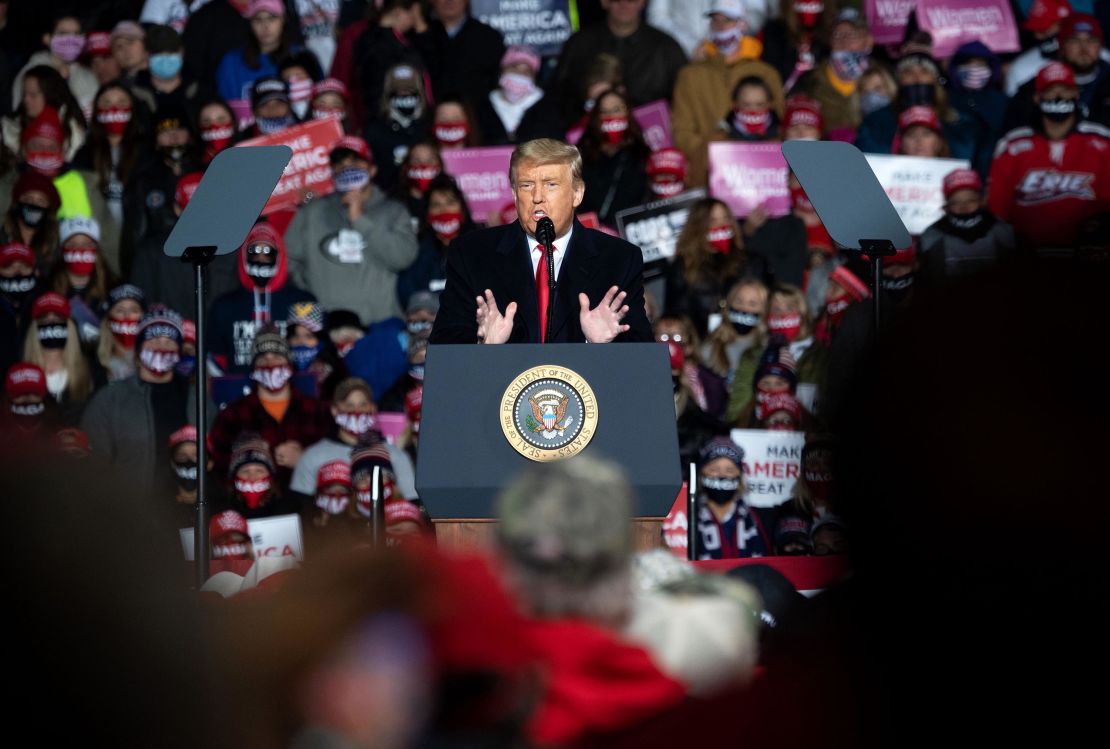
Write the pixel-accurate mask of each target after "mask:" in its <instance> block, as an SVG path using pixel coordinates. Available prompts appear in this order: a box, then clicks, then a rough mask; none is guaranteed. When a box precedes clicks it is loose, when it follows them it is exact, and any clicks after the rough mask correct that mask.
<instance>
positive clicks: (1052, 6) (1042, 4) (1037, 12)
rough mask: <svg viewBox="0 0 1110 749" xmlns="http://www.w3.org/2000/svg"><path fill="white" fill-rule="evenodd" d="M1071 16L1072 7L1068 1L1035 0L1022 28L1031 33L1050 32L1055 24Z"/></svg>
mask: <svg viewBox="0 0 1110 749" xmlns="http://www.w3.org/2000/svg"><path fill="white" fill-rule="evenodd" d="M1070 15H1071V5H1069V4H1068V2H1067V0H1033V5H1032V6H1030V8H1029V13H1028V15H1026V17H1025V23H1023V24H1022V26H1024V27H1025V28H1027V29H1029V30H1030V31H1036V32H1041V31H1048V30H1049V29H1050V28H1052V25H1053V24H1055V23H1057V22H1059V21H1063V20H1064V19H1065V18H1067V17H1068V16H1070Z"/></svg>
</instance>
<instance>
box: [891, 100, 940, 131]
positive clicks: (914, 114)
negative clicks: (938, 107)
mask: <svg viewBox="0 0 1110 749" xmlns="http://www.w3.org/2000/svg"><path fill="white" fill-rule="evenodd" d="M914 125H924V126H925V127H927V128H929V129H930V130H935V131H937V132H940V118H938V117H937V113H936V112H934V111H933V108H932V107H926V106H921V105H918V106H914V107H908V108H906V109H904V110H902V114H900V115H898V132H899V133H904V132H906V131H907V130H909V129H910V128H911V127H913V126H914Z"/></svg>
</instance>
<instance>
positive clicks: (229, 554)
mask: <svg viewBox="0 0 1110 749" xmlns="http://www.w3.org/2000/svg"><path fill="white" fill-rule="evenodd" d="M212 558H213V559H239V560H243V559H250V558H251V555H250V547H249V546H248V545H247V544H245V543H242V542H234V541H224V542H222V543H218V544H212Z"/></svg>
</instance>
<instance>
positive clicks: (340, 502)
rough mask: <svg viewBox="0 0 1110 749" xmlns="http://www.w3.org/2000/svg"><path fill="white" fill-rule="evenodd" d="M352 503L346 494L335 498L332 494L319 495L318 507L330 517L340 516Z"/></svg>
mask: <svg viewBox="0 0 1110 749" xmlns="http://www.w3.org/2000/svg"><path fill="white" fill-rule="evenodd" d="M350 503H351V498H350V497H348V496H347V495H346V494H342V495H339V496H333V495H331V494H317V495H316V506H317V507H319V508H320V509H321V510H323V511H324V512H326V513H327V514H329V515H340V514H342V513H343V512H344V511H345V510H346V509H347V505H349V504H350Z"/></svg>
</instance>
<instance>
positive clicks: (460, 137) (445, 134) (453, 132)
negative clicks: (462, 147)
mask: <svg viewBox="0 0 1110 749" xmlns="http://www.w3.org/2000/svg"><path fill="white" fill-rule="evenodd" d="M435 133H436V140H437V141H439V144H440V145H441V146H457V145H459V144H460V143H462V142H463V141H465V140H466V136H467V135H469V134H470V126H469V125H467V123H465V122H452V123H451V124H450V125H436V128H435Z"/></svg>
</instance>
